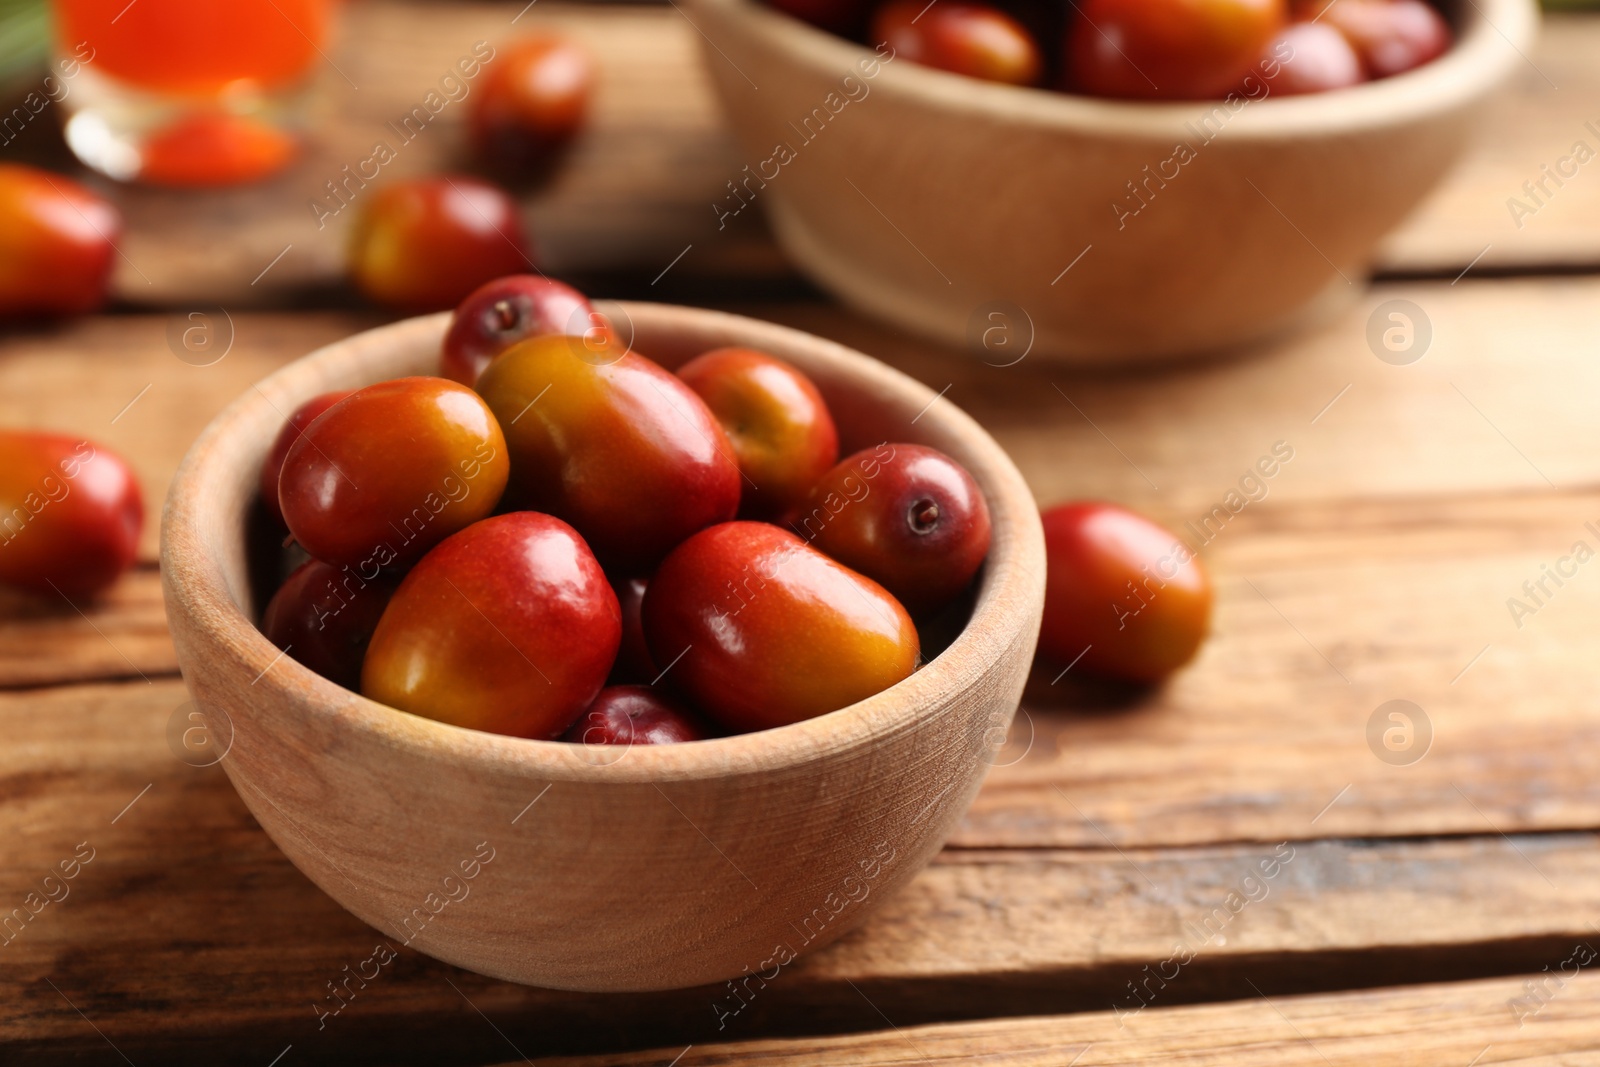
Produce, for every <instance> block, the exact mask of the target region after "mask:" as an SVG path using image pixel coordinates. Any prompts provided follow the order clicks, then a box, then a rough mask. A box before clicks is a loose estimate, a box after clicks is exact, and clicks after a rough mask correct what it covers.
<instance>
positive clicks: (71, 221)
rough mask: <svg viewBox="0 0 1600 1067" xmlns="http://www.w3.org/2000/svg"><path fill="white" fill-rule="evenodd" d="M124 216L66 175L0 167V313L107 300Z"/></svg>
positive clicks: (70, 311)
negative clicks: (107, 289)
mask: <svg viewBox="0 0 1600 1067" xmlns="http://www.w3.org/2000/svg"><path fill="white" fill-rule="evenodd" d="M121 232H122V217H121V215H119V214H118V213H117V209H116V208H114V207H112V206H111V205H110V204H109V203H107V202H106V201H105V200H102V199H101V198H100V197H98V196H96V195H95V194H94V193H92V192H90V191H89V190H88V189H86V188H84V187H83V186H82V185H79V184H78V183H77V182H75V181H73V180H72V179H71V178H65V177H62V176H61V175H59V174H51V173H50V172H49V171H43V170H39V169H38V168H36V167H25V166H21V165H19V164H12V163H6V164H0V316H3V317H13V316H26V315H77V314H82V313H84V312H89V311H93V310H95V309H96V308H98V307H99V306H100V305H101V304H103V303H105V299H106V287H107V285H108V284H109V282H110V280H111V267H112V264H113V262H114V257H115V256H116V244H115V242H116V240H117V236H118V235H119V234H120V233H121Z"/></svg>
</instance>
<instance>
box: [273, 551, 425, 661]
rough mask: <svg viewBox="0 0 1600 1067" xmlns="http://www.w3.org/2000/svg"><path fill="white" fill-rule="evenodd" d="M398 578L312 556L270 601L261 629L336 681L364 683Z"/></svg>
mask: <svg viewBox="0 0 1600 1067" xmlns="http://www.w3.org/2000/svg"><path fill="white" fill-rule="evenodd" d="M394 587H395V581H394V579H392V578H390V577H388V576H386V575H380V576H379V577H377V578H373V579H370V580H369V579H365V578H362V577H360V576H359V575H357V574H356V573H355V571H354V569H352V568H350V567H335V566H334V565H333V564H331V563H324V562H322V561H321V560H319V559H311V560H307V561H306V562H304V563H302V564H301V565H300V566H299V567H297V568H295V571H294V573H293V574H291V575H289V577H288V578H287V579H286V580H285V581H284V583H283V585H282V586H280V587H279V589H278V591H277V592H276V593H274V594H273V595H272V599H271V600H270V601H268V603H267V610H266V611H265V612H263V613H262V615H261V632H262V633H264V634H266V635H267V640H268V641H271V642H272V643H273V644H275V645H277V646H278V647H279V648H280V649H282V650H283V651H284V652H285V653H287V654H288V655H289V656H290V657H292V658H293V659H294V660H295V661H296V662H298V663H300V664H302V665H303V666H305V667H308V668H310V669H311V670H313V671H315V672H316V673H317V674H320V675H322V676H323V677H324V678H326V679H328V681H330V682H333V683H335V684H336V685H342V686H344V687H345V688H346V689H355V688H357V687H359V686H360V685H361V661H362V658H363V657H364V656H365V655H366V652H367V643H368V642H369V641H371V640H372V631H373V630H375V629H376V628H377V626H378V619H379V618H380V617H382V615H383V609H384V608H385V607H386V606H388V603H389V596H390V595H391V594H392V593H393V592H394Z"/></svg>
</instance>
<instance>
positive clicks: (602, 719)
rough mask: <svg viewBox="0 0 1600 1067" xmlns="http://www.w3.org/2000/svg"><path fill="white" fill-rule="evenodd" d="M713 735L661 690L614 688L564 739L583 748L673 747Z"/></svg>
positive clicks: (598, 699) (602, 693)
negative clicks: (603, 746) (622, 746)
mask: <svg viewBox="0 0 1600 1067" xmlns="http://www.w3.org/2000/svg"><path fill="white" fill-rule="evenodd" d="M710 736H711V734H710V732H709V731H707V729H706V726H705V724H704V723H702V722H700V721H699V719H698V718H696V717H695V715H694V714H693V713H691V712H690V711H688V710H687V709H686V708H684V707H683V705H681V704H679V703H678V702H677V701H675V700H673V699H672V698H670V697H668V696H665V695H664V694H663V693H662V692H661V691H660V690H658V689H653V688H651V687H650V686H647V685H614V686H611V687H609V688H607V689H602V690H600V695H599V696H598V697H595V701H594V703H593V704H590V705H589V710H588V711H585V712H584V713H583V714H582V715H580V716H578V721H577V722H574V723H573V724H572V725H571V726H570V727H568V729H567V732H566V733H565V734H564V735H562V738H561V739H562V740H563V741H572V742H575V743H577V744H580V745H671V744H676V743H678V742H681V741H703V740H705V739H706V738H707V737H710Z"/></svg>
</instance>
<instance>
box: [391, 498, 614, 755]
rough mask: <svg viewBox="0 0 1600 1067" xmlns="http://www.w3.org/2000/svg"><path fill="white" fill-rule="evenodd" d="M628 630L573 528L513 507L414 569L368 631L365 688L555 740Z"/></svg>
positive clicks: (599, 681) (488, 726) (491, 726)
mask: <svg viewBox="0 0 1600 1067" xmlns="http://www.w3.org/2000/svg"><path fill="white" fill-rule="evenodd" d="M621 637H622V617H621V611H620V610H619V608H618V607H617V596H616V594H615V593H613V592H612V591H611V586H610V584H609V583H608V582H607V581H606V576H605V573H604V572H603V571H602V570H601V569H600V564H599V563H598V562H597V561H596V560H595V558H594V555H593V553H591V552H590V551H589V548H588V546H587V545H585V544H584V542H583V538H581V537H579V536H578V534H577V531H575V530H573V528H572V527H570V526H568V525H567V524H566V523H564V522H562V521H561V520H560V519H556V518H553V517H551V516H549V515H541V514H539V513H537V512H531V511H518V512H512V513H510V514H507V515H498V516H495V517H494V518H492V519H485V520H484V521H482V522H479V523H475V524H474V525H472V526H469V527H468V528H467V529H465V530H462V531H461V532H460V533H457V534H455V535H454V536H452V537H450V538H448V539H446V540H445V541H444V542H443V543H442V544H440V545H439V546H438V547H437V548H435V549H434V550H433V551H431V552H429V553H428V554H427V555H426V556H424V557H423V558H422V561H421V562H419V563H418V564H417V565H416V566H415V567H413V568H412V569H411V572H410V573H409V574H407V575H406V577H405V580H404V581H402V582H401V583H400V588H399V589H397V590H396V591H395V594H394V596H393V598H391V599H390V601H389V606H388V608H387V609H386V610H385V611H384V613H383V618H382V619H380V620H379V621H378V628H377V631H376V632H375V633H374V634H373V635H372V643H371V645H370V646H369V647H368V649H367V655H366V661H365V663H364V664H363V666H362V670H361V692H362V693H363V694H365V695H366V696H368V697H371V698H372V699H373V700H377V701H381V702H382V703H385V704H388V705H389V706H390V707H395V708H400V709H401V710H403V711H409V712H413V713H415V714H417V715H422V716H424V717H426V718H430V719H437V720H438V721H440V722H446V723H451V724H453V725H456V726H465V727H470V728H472V729H475V730H487V731H489V732H491V733H498V734H511V735H513V736H516V737H532V738H542V739H547V740H553V739H555V738H558V737H560V736H561V735H562V734H563V733H564V732H565V731H566V730H567V728H568V727H569V726H571V725H572V722H573V720H574V719H576V718H577V717H578V716H579V715H580V714H581V713H582V712H583V711H584V710H585V709H587V708H588V707H589V706H590V705H591V704H592V703H593V702H594V699H595V697H596V696H597V695H598V694H599V692H600V689H601V687H602V686H604V685H605V680H606V672H608V671H609V670H610V669H611V663H612V660H614V659H615V658H616V655H617V645H618V642H619V641H620V640H621Z"/></svg>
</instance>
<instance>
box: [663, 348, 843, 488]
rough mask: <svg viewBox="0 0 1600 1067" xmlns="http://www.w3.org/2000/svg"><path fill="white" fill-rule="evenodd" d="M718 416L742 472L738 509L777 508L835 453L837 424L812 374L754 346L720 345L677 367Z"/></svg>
mask: <svg viewBox="0 0 1600 1067" xmlns="http://www.w3.org/2000/svg"><path fill="white" fill-rule="evenodd" d="M678 377H679V378H681V379H683V381H684V382H685V383H686V384H687V385H688V386H689V388H690V389H693V390H694V391H695V392H696V393H698V394H699V396H700V399H702V400H704V401H705V402H706V406H707V407H709V408H710V409H711V413H712V414H713V415H715V416H716V417H717V421H718V422H719V423H721V424H722V429H723V431H724V432H725V433H726V434H727V435H728V440H729V441H730V442H731V443H732V445H733V454H734V456H735V457H736V458H737V459H738V461H739V470H740V472H741V473H742V474H743V475H744V478H745V488H744V494H745V503H744V506H743V508H742V509H741V510H742V511H743V513H744V514H746V515H747V516H750V517H756V518H769V517H773V516H777V515H780V514H782V513H783V512H785V511H787V510H788V509H790V508H792V507H795V506H796V505H798V504H799V503H800V502H801V501H803V500H804V499H805V498H806V495H807V493H809V492H810V490H811V487H812V486H813V485H815V484H816V481H817V479H818V478H820V477H822V475H823V474H824V473H826V471H827V470H828V468H829V467H832V466H833V465H834V463H835V462H836V461H837V460H838V459H839V432H838V430H836V429H835V428H834V425H833V416H832V415H830V414H829V413H828V405H827V404H826V403H825V402H824V401H823V399H822V394H821V393H819V392H817V387H816V386H815V385H813V384H812V383H811V379H809V378H807V377H806V376H805V375H804V374H801V373H800V372H799V371H798V370H796V369H795V368H794V367H791V366H790V365H789V364H787V363H785V362H783V361H782V360H780V359H778V358H776V357H775V356H769V355H767V354H766V353H765V352H758V351H756V350H755V349H753V348H719V349H716V350H714V351H711V352H707V353H705V354H704V355H700V356H696V357H695V358H694V359H691V360H690V361H689V362H688V363H685V364H684V365H683V366H681V367H679V368H678Z"/></svg>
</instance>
